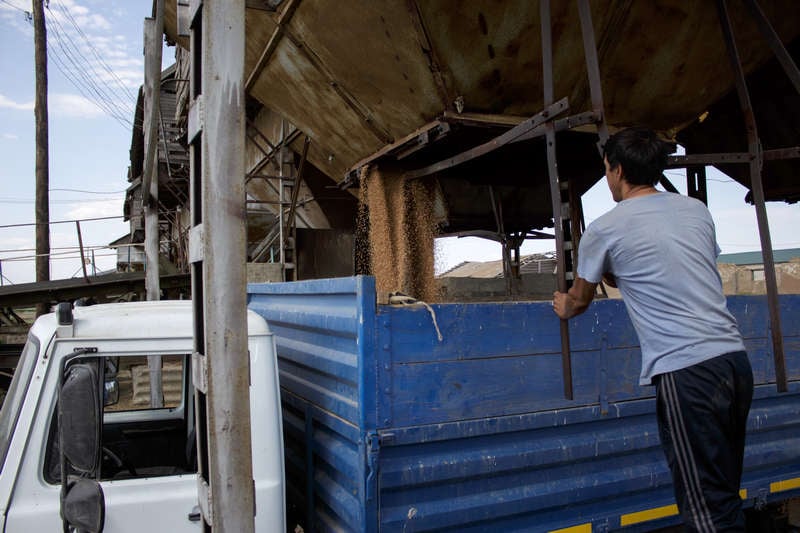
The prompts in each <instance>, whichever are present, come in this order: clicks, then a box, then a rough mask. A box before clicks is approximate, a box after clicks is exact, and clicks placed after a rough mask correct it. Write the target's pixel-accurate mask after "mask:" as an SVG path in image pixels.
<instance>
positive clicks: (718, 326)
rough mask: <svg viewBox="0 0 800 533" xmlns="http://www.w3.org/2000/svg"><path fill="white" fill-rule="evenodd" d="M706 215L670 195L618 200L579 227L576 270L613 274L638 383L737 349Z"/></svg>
mask: <svg viewBox="0 0 800 533" xmlns="http://www.w3.org/2000/svg"><path fill="white" fill-rule="evenodd" d="M719 252H720V250H719V246H717V241H716V235H715V230H714V221H713V220H712V219H711V214H710V213H709V212H708V209H707V208H706V206H705V205H703V203H702V202H700V201H699V200H695V199H694V198H690V197H687V196H681V195H679V194H673V193H657V194H651V195H645V196H638V197H635V198H630V199H627V200H623V201H621V202H619V203H618V204H617V205H616V207H614V209H612V210H611V211H609V212H608V213H606V214H604V215H603V216H601V217H600V218H598V219H597V220H595V221H594V222H592V223H591V224H590V225H589V227H588V228H587V229H586V232H585V233H584V235H583V237H582V238H581V241H580V248H579V254H578V276H580V277H581V278H583V279H585V280H586V281H589V282H592V283H597V282H599V281H600V280H601V279H602V277H603V274H604V273H611V274H613V275H614V276H615V277H616V282H617V287H618V288H619V290H620V292H621V293H622V298H623V300H624V301H625V306H626V307H627V309H628V314H629V315H630V317H631V320H632V321H633V326H634V328H635V329H636V332H637V334H638V336H639V343H640V344H641V347H642V373H641V376H640V379H639V383H640V384H641V385H649V384H650V381H651V378H652V377H653V376H655V375H658V374H661V373H664V372H672V371H674V370H680V369H682V368H686V367H689V366H692V365H694V364H697V363H700V362H702V361H705V360H707V359H711V358H713V357H716V356H718V355H722V354H725V353H729V352H735V351H739V350H744V344H743V342H742V336H741V334H740V333H739V328H738V326H737V325H736V320H735V319H734V318H733V316H732V315H731V314H730V312H729V311H728V309H727V307H726V304H725V296H724V295H723V293H722V281H721V279H720V276H719V272H718V271H717V265H716V257H717V255H719Z"/></svg>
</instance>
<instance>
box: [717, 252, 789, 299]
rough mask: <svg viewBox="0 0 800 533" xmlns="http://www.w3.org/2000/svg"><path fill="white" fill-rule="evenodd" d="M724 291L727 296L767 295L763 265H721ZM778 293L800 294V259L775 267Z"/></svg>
mask: <svg viewBox="0 0 800 533" xmlns="http://www.w3.org/2000/svg"><path fill="white" fill-rule="evenodd" d="M718 266H719V273H720V276H721V277H722V290H723V291H724V292H725V294H766V293H767V288H766V282H765V281H764V277H763V272H764V269H763V267H762V266H761V265H748V266H736V265H728V264H721V265H718ZM775 276H776V278H777V281H778V293H780V294H800V259H793V260H792V261H790V262H788V263H780V264H777V265H775Z"/></svg>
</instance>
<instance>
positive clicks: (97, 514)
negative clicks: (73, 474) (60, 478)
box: [61, 478, 105, 533]
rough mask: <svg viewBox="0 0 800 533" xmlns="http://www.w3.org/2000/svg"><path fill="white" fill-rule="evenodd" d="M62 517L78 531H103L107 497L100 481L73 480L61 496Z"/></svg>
mask: <svg viewBox="0 0 800 533" xmlns="http://www.w3.org/2000/svg"><path fill="white" fill-rule="evenodd" d="M61 518H62V519H63V520H64V521H65V522H66V523H67V524H69V525H70V526H72V527H73V528H75V530H77V531H87V532H90V533H100V532H101V531H103V523H104V522H105V498H104V497H103V489H102V488H101V487H100V483H98V482H97V481H94V480H92V479H85V478H77V479H75V480H73V481H71V482H70V483H69V484H68V486H67V492H66V494H65V495H64V496H63V497H62V498H61Z"/></svg>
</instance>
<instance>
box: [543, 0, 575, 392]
mask: <svg viewBox="0 0 800 533" xmlns="http://www.w3.org/2000/svg"><path fill="white" fill-rule="evenodd" d="M539 8H540V18H541V23H542V84H543V86H544V107H547V106H549V105H550V104H552V103H553V100H554V98H555V96H554V91H553V39H552V29H551V27H550V0H541V2H540V3H539ZM544 127H545V141H546V143H547V167H548V174H549V176H550V197H551V199H552V205H553V232H554V233H555V236H556V260H557V261H558V276H557V281H558V290H559V291H560V292H567V290H568V289H569V287H568V285H567V272H566V265H567V261H566V257H565V255H564V254H565V246H564V222H563V215H562V212H561V204H562V202H561V183H560V182H559V179H558V161H557V158H556V130H555V126H554V125H553V122H552V121H550V120H548V121H547V122H545V124H544ZM559 325H560V332H561V372H562V375H563V380H564V396H565V397H566V398H567V399H568V400H571V399H572V397H573V396H572V356H571V354H570V342H569V322H568V321H567V320H564V319H561V320H559Z"/></svg>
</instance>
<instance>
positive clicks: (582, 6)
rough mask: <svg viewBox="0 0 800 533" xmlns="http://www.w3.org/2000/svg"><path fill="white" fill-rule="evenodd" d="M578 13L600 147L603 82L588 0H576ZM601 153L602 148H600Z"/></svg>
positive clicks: (604, 129) (603, 125) (602, 139)
mask: <svg viewBox="0 0 800 533" xmlns="http://www.w3.org/2000/svg"><path fill="white" fill-rule="evenodd" d="M578 14H579V16H580V19H581V31H582V33H583V53H584V56H585V57H586V72H587V74H588V75H589V91H590V93H591V95H592V109H593V110H594V112H595V113H597V114H598V116H599V117H600V120H599V122H598V123H597V135H598V136H599V137H600V145H599V146H600V147H602V146H604V145H605V143H606V141H607V140H608V127H607V126H606V116H605V108H604V106H603V84H602V82H601V80H600V61H599V59H598V58H597V42H596V41H595V38H594V24H593V23H592V9H591V7H590V6H589V0H578ZM600 153H601V154H602V149H601V150H600Z"/></svg>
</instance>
